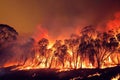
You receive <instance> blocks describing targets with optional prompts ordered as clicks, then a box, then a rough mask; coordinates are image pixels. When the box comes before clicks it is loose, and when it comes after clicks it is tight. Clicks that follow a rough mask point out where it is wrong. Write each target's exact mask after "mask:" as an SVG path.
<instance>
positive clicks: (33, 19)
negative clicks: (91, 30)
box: [0, 0, 120, 36]
mask: <svg viewBox="0 0 120 80" xmlns="http://www.w3.org/2000/svg"><path fill="white" fill-rule="evenodd" d="M0 10H1V11H0V23H4V24H8V25H10V26H13V27H14V28H15V29H16V30H17V31H18V32H19V33H20V34H23V33H27V34H29V35H31V34H33V33H34V31H35V29H36V26H37V25H41V26H42V27H44V28H46V29H47V30H48V32H49V35H51V36H58V35H60V34H64V33H65V34H66V33H73V32H74V31H75V28H76V27H78V26H80V27H84V26H87V25H95V26H96V25H98V24H101V23H104V22H105V21H107V20H108V19H110V18H112V15H113V14H114V13H115V12H118V11H120V0H0Z"/></svg>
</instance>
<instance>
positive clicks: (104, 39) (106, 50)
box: [78, 26, 119, 68]
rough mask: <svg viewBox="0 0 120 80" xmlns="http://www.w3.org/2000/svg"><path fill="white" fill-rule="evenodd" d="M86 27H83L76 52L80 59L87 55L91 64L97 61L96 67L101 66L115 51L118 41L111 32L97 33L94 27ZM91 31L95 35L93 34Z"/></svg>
mask: <svg viewBox="0 0 120 80" xmlns="http://www.w3.org/2000/svg"><path fill="white" fill-rule="evenodd" d="M88 27H89V28H88ZM88 27H85V28H84V30H85V33H83V35H82V37H81V43H80V45H79V49H78V53H79V54H80V56H81V61H83V60H84V59H85V58H86V57H87V58H88V59H89V61H90V62H91V63H92V65H95V63H97V67H98V68H101V66H102V64H103V63H104V62H105V60H106V59H108V57H110V55H111V54H113V53H115V52H116V51H117V49H118V46H119V42H118V41H117V38H116V37H115V35H113V34H109V33H106V32H105V33H98V32H97V31H95V29H93V28H90V26H88ZM93 32H94V33H95V34H96V37H95V36H93ZM81 65H82V64H81ZM95 66H96V65H95Z"/></svg>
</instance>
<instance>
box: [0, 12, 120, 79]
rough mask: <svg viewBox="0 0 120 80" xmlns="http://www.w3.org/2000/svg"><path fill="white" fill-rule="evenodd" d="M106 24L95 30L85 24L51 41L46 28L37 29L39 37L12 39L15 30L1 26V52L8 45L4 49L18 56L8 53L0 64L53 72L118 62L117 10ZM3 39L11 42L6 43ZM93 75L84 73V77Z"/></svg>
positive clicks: (119, 20)
mask: <svg viewBox="0 0 120 80" xmlns="http://www.w3.org/2000/svg"><path fill="white" fill-rule="evenodd" d="M2 26H5V25H2ZM107 27H108V30H104V31H99V30H97V29H96V27H94V26H91V25H90V26H86V27H83V28H82V29H80V31H79V34H72V35H71V36H70V38H67V39H64V40H56V41H54V42H53V41H51V40H50V39H49V36H48V34H46V32H44V31H43V32H42V31H41V33H40V37H39V38H38V36H37V38H36V37H33V38H30V39H28V40H27V41H25V42H21V43H18V42H19V41H16V38H17V37H16V36H17V35H18V33H17V32H15V31H14V30H13V29H9V30H11V31H13V32H14V33H10V32H9V34H7V33H6V32H7V30H8V29H6V28H1V32H0V37H1V38H0V40H1V46H2V44H5V45H4V46H2V47H1V52H3V53H4V52H5V51H6V49H8V48H9V49H8V51H10V52H12V53H17V51H18V54H17V56H18V55H19V57H15V56H14V57H13V56H12V57H11V56H10V58H9V57H8V58H9V60H6V59H2V60H1V65H0V67H1V68H5V67H9V66H16V67H15V68H12V69H11V70H12V71H14V70H31V69H58V71H57V72H61V71H69V70H73V69H84V68H87V69H104V68H109V67H115V66H119V65H120V16H119V14H116V16H115V19H114V20H112V21H109V22H108V24H107ZM11 36H12V38H14V39H15V41H14V42H11V40H12V41H13V40H14V39H11V38H10V37H11ZM46 36H47V37H46ZM38 39H39V40H38ZM4 41H7V42H9V45H14V46H12V47H10V46H8V45H6V43H5V42H4ZM7 44H8V43H7ZM18 45H19V46H18ZM6 46H7V47H6ZM11 50H12V51H11ZM19 52H20V54H19ZM3 53H1V56H4V54H3ZM6 56H7V55H6ZM96 74H97V75H100V74H99V73H95V74H93V75H96ZM93 75H88V77H90V76H93ZM112 80H113V79H112Z"/></svg>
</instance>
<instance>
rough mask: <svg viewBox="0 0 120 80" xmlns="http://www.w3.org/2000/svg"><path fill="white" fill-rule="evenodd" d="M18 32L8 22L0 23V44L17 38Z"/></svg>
mask: <svg viewBox="0 0 120 80" xmlns="http://www.w3.org/2000/svg"><path fill="white" fill-rule="evenodd" d="M17 36H18V32H16V30H15V29H14V28H12V27H11V26H9V25H6V24H0V44H2V43H5V42H10V41H13V40H16V39H17Z"/></svg>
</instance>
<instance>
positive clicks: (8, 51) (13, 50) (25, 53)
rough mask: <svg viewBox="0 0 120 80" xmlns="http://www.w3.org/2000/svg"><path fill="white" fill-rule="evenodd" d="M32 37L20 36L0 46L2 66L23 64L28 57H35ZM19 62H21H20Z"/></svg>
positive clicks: (0, 64)
mask: <svg viewBox="0 0 120 80" xmlns="http://www.w3.org/2000/svg"><path fill="white" fill-rule="evenodd" d="M33 46H34V40H33V39H32V38H27V39H26V38H20V39H18V40H17V41H12V42H8V43H6V44H4V45H3V46H2V47H1V48H0V67H1V66H2V67H3V66H12V65H13V64H14V65H22V63H24V61H25V60H26V59H28V58H29V59H30V58H33V57H34V52H33V51H32V48H33ZM18 63H19V64H18Z"/></svg>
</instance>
